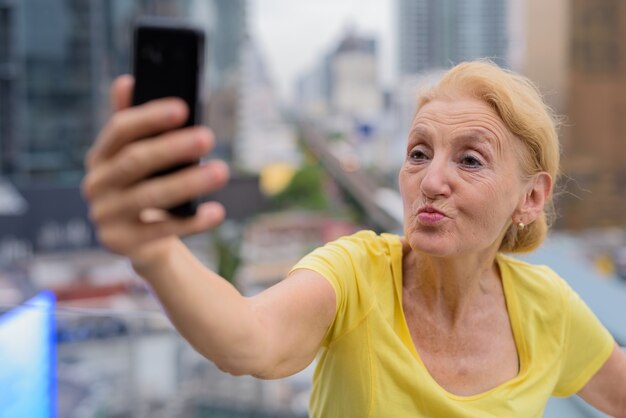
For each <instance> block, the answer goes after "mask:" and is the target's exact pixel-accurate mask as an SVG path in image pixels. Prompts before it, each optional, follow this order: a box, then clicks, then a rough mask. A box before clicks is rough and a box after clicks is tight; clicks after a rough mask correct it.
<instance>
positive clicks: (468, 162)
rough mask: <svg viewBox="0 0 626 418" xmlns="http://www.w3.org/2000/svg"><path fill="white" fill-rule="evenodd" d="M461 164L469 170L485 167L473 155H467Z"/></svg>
mask: <svg viewBox="0 0 626 418" xmlns="http://www.w3.org/2000/svg"><path fill="white" fill-rule="evenodd" d="M461 164H462V165H464V166H465V167H469V168H479V167H482V166H483V163H482V162H481V161H480V160H479V159H478V158H476V157H474V156H473V155H465V156H463V158H461Z"/></svg>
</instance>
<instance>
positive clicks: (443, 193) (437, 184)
mask: <svg viewBox="0 0 626 418" xmlns="http://www.w3.org/2000/svg"><path fill="white" fill-rule="evenodd" d="M450 170H451V167H450V164H449V163H448V161H447V160H446V159H444V158H434V159H433V160H431V162H430V163H429V164H428V166H427V167H426V168H425V170H424V171H423V173H424V177H423V178H422V182H421V184H420V189H421V190H422V193H423V194H424V195H425V196H426V197H428V198H430V199H435V198H437V197H447V196H449V195H450V192H451V188H450V174H451V173H450Z"/></svg>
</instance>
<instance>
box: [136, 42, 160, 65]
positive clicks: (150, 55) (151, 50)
mask: <svg viewBox="0 0 626 418" xmlns="http://www.w3.org/2000/svg"><path fill="white" fill-rule="evenodd" d="M141 54H142V55H143V57H144V58H145V59H147V60H148V61H149V62H151V63H152V64H156V65H159V64H161V62H163V53H162V52H161V51H160V50H159V49H157V48H155V47H152V46H147V47H145V48H144V49H143V50H142V51H141Z"/></svg>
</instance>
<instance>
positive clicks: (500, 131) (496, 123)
mask: <svg viewBox="0 0 626 418" xmlns="http://www.w3.org/2000/svg"><path fill="white" fill-rule="evenodd" d="M442 133H445V134H447V133H452V134H455V135H462V136H474V137H476V138H478V139H484V140H488V141H490V142H493V143H494V145H496V146H497V148H500V147H501V146H502V145H503V144H504V143H506V142H508V141H510V140H511V139H512V138H513V134H512V133H511V131H510V130H509V129H508V127H507V126H506V124H505V123H504V122H503V121H502V119H501V118H500V116H499V115H498V113H497V112H496V111H495V109H493V107H492V106H491V105H489V104H488V103H486V102H484V101H482V100H479V99H475V98H471V97H451V98H436V99H433V100H430V101H428V102H426V103H424V104H423V105H422V106H421V107H420V108H419V109H418V111H417V112H416V114H415V117H414V118H413V121H412V124H411V128H410V134H409V140H410V139H411V138H412V137H415V136H425V135H436V134H442Z"/></svg>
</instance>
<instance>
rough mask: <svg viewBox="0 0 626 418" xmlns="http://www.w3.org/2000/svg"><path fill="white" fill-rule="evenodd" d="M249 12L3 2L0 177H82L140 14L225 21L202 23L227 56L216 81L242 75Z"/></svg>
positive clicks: (220, 6)
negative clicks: (236, 66)
mask: <svg viewBox="0 0 626 418" xmlns="http://www.w3.org/2000/svg"><path fill="white" fill-rule="evenodd" d="M226 3H228V4H226ZM235 3H236V4H235ZM200 6H202V7H200ZM209 6H212V7H209ZM235 6H236V7H235ZM198 10H202V11H203V12H205V13H212V14H213V16H207V17H203V16H197V11H198ZM244 11H245V0H238V1H233V2H230V1H229V2H224V1H223V0H212V1H210V2H208V1H205V0H132V1H129V0H80V1H77V0H20V1H9V0H0V175H4V176H7V177H9V178H10V179H11V180H13V181H15V182H18V183H32V182H37V183H41V182H45V183H54V184H59V183H61V184H66V185H77V184H78V183H79V181H80V179H81V177H82V175H83V158H84V155H85V152H86V150H87V149H88V148H89V146H90V145H91V143H92V142H93V140H94V138H95V136H96V135H97V132H98V130H99V129H100V127H101V126H102V124H103V123H104V121H105V119H106V118H107V117H108V112H109V105H108V103H109V100H108V99H109V98H108V91H109V85H110V83H111V81H112V80H113V78H114V77H115V76H117V75H119V74H121V73H125V72H128V71H129V70H130V66H129V51H130V42H131V36H130V34H131V23H132V21H133V19H134V18H135V17H137V16H138V15H140V14H149V15H161V16H177V17H182V18H191V17H192V16H193V19H192V20H193V21H194V22H195V23H199V24H201V25H203V26H205V25H206V26H209V25H208V24H207V22H213V23H215V22H222V23H221V25H222V26H219V28H221V29H219V28H218V27H205V29H206V30H207V32H210V34H211V36H210V39H209V46H210V49H209V53H210V55H209V60H208V61H209V62H215V63H224V62H225V63H226V64H224V65H220V66H219V68H217V67H214V68H212V69H214V74H215V76H216V78H217V79H218V82H217V83H216V86H217V87H219V85H220V82H219V80H222V79H224V78H225V77H224V74H225V73H231V74H232V73H235V71H233V64H232V62H233V61H236V59H233V58H232V56H237V54H238V51H239V50H240V46H241V43H242V42H243V36H240V35H239V34H240V33H241V32H243V31H244V30H245V27H242V25H245V19H244V18H242V17H241V16H243V14H244ZM194 13H196V15H194ZM220 13H221V14H222V15H220ZM229 24H230V25H233V26H236V27H232V28H230V29H229V30H227V28H225V27H224V26H223V25H229ZM218 29H219V30H218ZM231 34H233V35H231ZM224 39H227V40H228V41H227V42H226V41H224ZM231 39H234V41H231ZM222 44H226V46H225V47H219V46H220V45H222ZM233 106H236V104H234V105H233Z"/></svg>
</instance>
